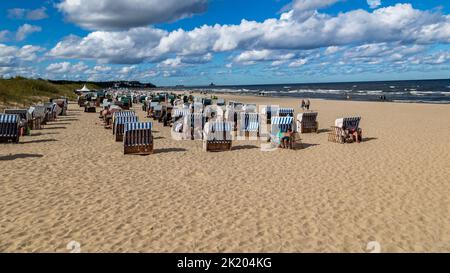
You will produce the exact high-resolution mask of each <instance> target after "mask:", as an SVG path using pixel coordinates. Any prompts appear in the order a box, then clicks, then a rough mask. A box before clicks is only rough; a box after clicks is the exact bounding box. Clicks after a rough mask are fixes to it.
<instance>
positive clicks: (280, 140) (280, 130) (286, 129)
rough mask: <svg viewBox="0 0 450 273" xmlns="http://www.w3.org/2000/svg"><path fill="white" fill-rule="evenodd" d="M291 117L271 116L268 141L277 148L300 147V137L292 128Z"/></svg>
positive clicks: (292, 120) (292, 121)
mask: <svg viewBox="0 0 450 273" xmlns="http://www.w3.org/2000/svg"><path fill="white" fill-rule="evenodd" d="M293 126H294V118H293V117H279V116H277V117H272V120H271V133H270V141H271V142H272V143H274V144H275V145H277V147H278V148H286V149H295V148H296V146H297V144H299V145H300V147H301V145H302V144H301V139H300V137H299V136H298V134H297V133H296V132H295V130H294V127H293Z"/></svg>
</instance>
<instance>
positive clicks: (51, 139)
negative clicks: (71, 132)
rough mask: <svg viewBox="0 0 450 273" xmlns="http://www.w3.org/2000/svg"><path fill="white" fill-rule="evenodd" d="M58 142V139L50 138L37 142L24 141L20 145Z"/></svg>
mask: <svg viewBox="0 0 450 273" xmlns="http://www.w3.org/2000/svg"><path fill="white" fill-rule="evenodd" d="M55 141H58V140H57V139H54V138H50V139H37V140H30V141H24V142H20V143H19V144H32V143H45V142H55Z"/></svg>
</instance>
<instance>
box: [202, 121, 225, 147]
mask: <svg viewBox="0 0 450 273" xmlns="http://www.w3.org/2000/svg"><path fill="white" fill-rule="evenodd" d="M231 130H232V123H231V122H225V121H212V122H207V123H206V124H205V129H204V132H203V133H204V136H203V150H204V151H206V152H221V151H230V150H231V146H232V135H231Z"/></svg>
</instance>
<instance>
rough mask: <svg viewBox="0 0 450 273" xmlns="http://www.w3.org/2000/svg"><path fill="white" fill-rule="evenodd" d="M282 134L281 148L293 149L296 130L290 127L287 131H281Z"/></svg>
mask: <svg viewBox="0 0 450 273" xmlns="http://www.w3.org/2000/svg"><path fill="white" fill-rule="evenodd" d="M279 134H280V136H279V138H280V146H279V148H283V149H293V145H294V144H293V143H294V138H293V136H294V131H293V130H292V128H288V129H287V132H281V131H280V132H279Z"/></svg>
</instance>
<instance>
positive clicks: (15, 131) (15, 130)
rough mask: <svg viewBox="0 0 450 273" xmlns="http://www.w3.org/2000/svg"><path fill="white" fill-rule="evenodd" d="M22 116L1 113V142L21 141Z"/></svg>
mask: <svg viewBox="0 0 450 273" xmlns="http://www.w3.org/2000/svg"><path fill="white" fill-rule="evenodd" d="M19 124H20V117H19V115H14V114H0V142H8V141H12V142H13V143H19V139H20V130H19Z"/></svg>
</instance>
